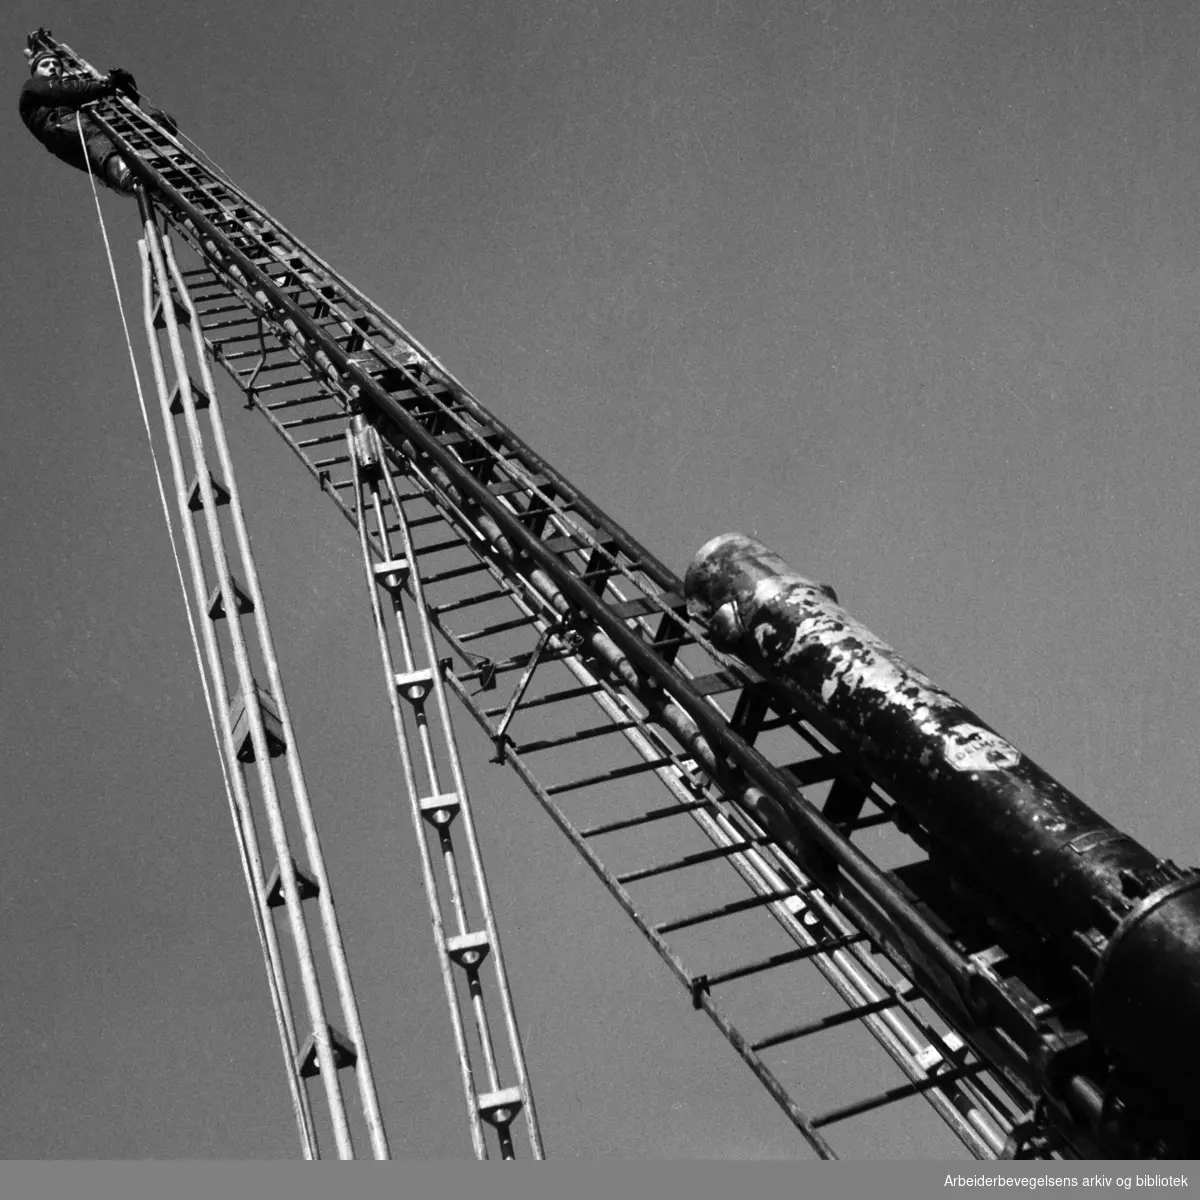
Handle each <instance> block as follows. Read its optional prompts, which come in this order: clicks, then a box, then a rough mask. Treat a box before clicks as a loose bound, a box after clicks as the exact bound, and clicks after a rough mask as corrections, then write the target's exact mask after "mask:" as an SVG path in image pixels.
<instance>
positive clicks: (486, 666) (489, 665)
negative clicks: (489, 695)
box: [446, 658, 496, 695]
mask: <svg viewBox="0 0 1200 1200" xmlns="http://www.w3.org/2000/svg"><path fill="white" fill-rule="evenodd" d="M446 661H447V662H449V661H450V660H449V659H447V660H446ZM495 687H496V663H495V661H494V660H493V659H490V658H483V659H480V660H479V692H490V691H493V690H494V689H495ZM479 692H476V695H478V694H479Z"/></svg>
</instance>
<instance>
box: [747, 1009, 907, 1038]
mask: <svg viewBox="0 0 1200 1200" xmlns="http://www.w3.org/2000/svg"><path fill="white" fill-rule="evenodd" d="M899 1003H900V998H899V997H898V996H885V997H884V998H883V999H882V1000H872V1001H871V1002H870V1003H869V1004H859V1005H857V1006H856V1007H854V1008H847V1009H844V1010H843V1011H842V1012H836V1013H830V1014H829V1016H827V1017H820V1018H819V1019H818V1020H816V1021H809V1022H807V1024H804V1025H794V1026H793V1027H792V1028H791V1029H785V1030H783V1031H782V1032H780V1033H773V1034H771V1036H770V1037H765V1038H763V1039H761V1041H757V1042H755V1043H753V1045H751V1047H750V1049H751V1050H768V1049H770V1048H771V1047H772V1046H780V1045H782V1044H783V1043H784V1042H794V1041H797V1040H798V1039H800V1038H803V1037H808V1036H809V1035H810V1034H813V1033H821V1032H823V1031H824V1030H826V1029H834V1028H836V1027H837V1026H838V1025H848V1024H849V1023H850V1022H851V1021H859V1020H861V1019H862V1018H863V1017H869V1016H871V1014H872V1013H878V1012H883V1011H884V1010H885V1009H889V1008H895V1007H896V1005H897V1004H899Z"/></svg>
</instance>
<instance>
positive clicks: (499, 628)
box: [456, 616, 533, 642]
mask: <svg viewBox="0 0 1200 1200" xmlns="http://www.w3.org/2000/svg"><path fill="white" fill-rule="evenodd" d="M532 620H533V617H526V616H520V617H513V619H512V620H511V621H498V622H497V623H496V624H495V625H488V626H487V627H486V628H484V629H475V630H472V631H471V632H470V633H460V634H457V635H456V636H457V638H458V640H459V641H460V642H477V641H479V640H480V639H481V638H485V637H491V635H492V634H493V633H506V632H507V631H508V630H510V629H520V628H522V627H523V626H525V625H528V624H529V623H530V622H531V621H532Z"/></svg>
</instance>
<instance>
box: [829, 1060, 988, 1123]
mask: <svg viewBox="0 0 1200 1200" xmlns="http://www.w3.org/2000/svg"><path fill="white" fill-rule="evenodd" d="M984 1070H986V1067H985V1065H984V1064H983V1063H981V1062H977V1063H970V1064H969V1065H967V1066H964V1067H953V1068H951V1069H950V1070H949V1071H942V1072H941V1073H940V1074H938V1075H930V1076H929V1077H928V1078H926V1079H919V1080H917V1081H916V1082H915V1083H905V1084H901V1085H900V1086H899V1087H894V1088H889V1089H888V1090H887V1091H886V1092H880V1093H879V1095H877V1096H871V1097H869V1098H868V1099H866V1100H860V1101H858V1102H857V1103H855V1104H847V1105H844V1106H843V1107H841V1108H835V1109H832V1110H831V1111H829V1112H827V1113H824V1114H823V1115H822V1116H819V1117H814V1118H813V1128H814V1129H823V1128H824V1127H825V1126H826V1125H832V1124H833V1123H834V1122H835V1121H845V1120H848V1119H849V1118H850V1117H858V1116H861V1115H862V1114H863V1113H866V1112H871V1111H872V1110H873V1109H876V1108H882V1107H883V1106H884V1105H885V1104H894V1103H895V1102H896V1101H897V1100H904V1099H906V1098H907V1097H909V1096H919V1095H920V1094H921V1093H922V1092H928V1091H929V1090H930V1089H932V1088H938V1087H945V1086H946V1084H948V1083H954V1082H955V1081H956V1080H959V1079H968V1078H970V1077H971V1076H972V1075H978V1074H979V1073H980V1072H981V1071H984Z"/></svg>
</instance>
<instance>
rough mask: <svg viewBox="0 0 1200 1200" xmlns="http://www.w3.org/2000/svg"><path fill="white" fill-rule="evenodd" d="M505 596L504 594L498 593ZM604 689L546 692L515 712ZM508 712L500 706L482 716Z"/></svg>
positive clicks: (594, 685)
mask: <svg viewBox="0 0 1200 1200" xmlns="http://www.w3.org/2000/svg"><path fill="white" fill-rule="evenodd" d="M498 594H499V595H505V594H506V593H498ZM603 690H604V687H603V685H602V684H599V683H590V684H584V685H583V686H581V687H575V688H564V689H563V690H562V691H561V692H547V693H546V694H545V695H544V696H535V697H534V698H533V699H532V700H522V701H521V703H520V704H518V705H517V708H516V711H517V712H523V711H524V710H525V709H527V708H539V707H541V706H542V705H543V704H557V703H559V701H562V700H578V699H580V698H582V697H583V696H594V695H595V694H596V693H597V692H602V691H603ZM507 711H508V705H507V704H502V705H500V706H499V707H498V708H485V709H484V710H483V715H484V716H485V717H498V716H499V715H500V714H501V713H503V712H507Z"/></svg>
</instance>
